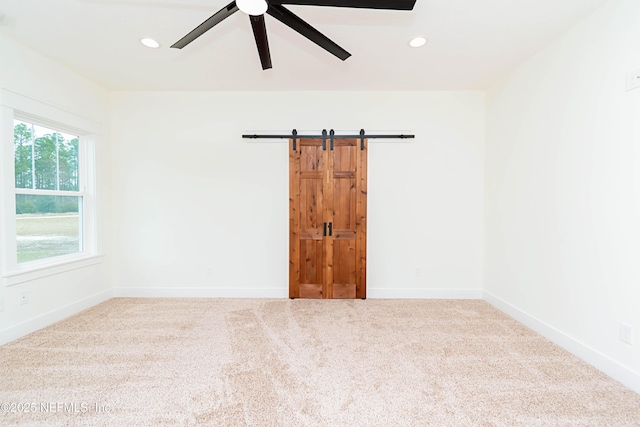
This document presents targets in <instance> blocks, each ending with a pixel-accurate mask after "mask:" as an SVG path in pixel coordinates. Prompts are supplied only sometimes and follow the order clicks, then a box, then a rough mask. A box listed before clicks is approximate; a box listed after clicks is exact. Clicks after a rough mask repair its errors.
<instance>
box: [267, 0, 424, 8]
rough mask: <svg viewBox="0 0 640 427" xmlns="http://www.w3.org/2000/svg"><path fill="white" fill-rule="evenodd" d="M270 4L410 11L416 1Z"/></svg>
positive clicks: (287, 0) (284, 0)
mask: <svg viewBox="0 0 640 427" xmlns="http://www.w3.org/2000/svg"><path fill="white" fill-rule="evenodd" d="M270 3H271V4H275V5H282V4H297V5H305V6H333V7H356V8H362V9H390V10H412V9H413V6H415V4H416V0H271V1H270Z"/></svg>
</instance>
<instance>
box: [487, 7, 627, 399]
mask: <svg viewBox="0 0 640 427" xmlns="http://www.w3.org/2000/svg"><path fill="white" fill-rule="evenodd" d="M635 69H640V2H638V1H637V0H614V1H612V2H610V3H608V4H606V5H605V6H604V7H603V8H601V9H600V10H598V11H597V12H596V13H594V14H593V15H591V16H590V17H588V18H587V19H586V20H585V21H583V22H582V23H581V24H579V25H578V26H577V27H575V28H573V29H572V30H571V31H569V32H568V33H567V34H566V35H564V36H563V37H562V38H560V39H559V40H557V41H555V42H554V43H553V44H551V45H550V46H548V47H547V48H546V49H544V50H543V51H541V52H539V53H538V54H537V55H535V56H534V57H532V58H531V59H530V60H528V61H527V62H526V63H525V64H524V65H522V66H521V67H520V68H519V69H517V70H516V71H514V72H513V73H511V74H509V75H508V76H506V77H505V78H503V79H502V80H501V81H500V82H498V83H497V84H496V85H495V86H494V87H492V88H491V89H490V90H489V91H488V95H487V142H486V144H487V147H486V168H485V169H486V212H485V218H486V228H485V233H486V245H485V253H486V258H485V260H486V262H485V272H486V273H485V289H486V291H487V294H488V296H489V297H490V299H492V300H493V301H494V302H495V303H497V304H498V305H499V306H501V307H503V308H505V309H507V310H510V311H512V312H513V313H516V314H518V313H519V315H521V316H524V318H528V319H529V320H531V324H532V325H534V326H535V325H538V326H539V327H541V328H542V329H546V330H547V332H549V333H550V334H552V335H554V334H555V335H556V337H557V338H558V339H559V340H560V341H563V340H564V341H565V344H566V346H567V347H572V348H573V349H574V350H576V351H577V352H578V353H580V352H581V351H582V352H583V354H582V355H583V356H584V357H585V358H586V359H588V360H589V361H591V362H592V363H595V364H596V365H598V364H600V367H601V368H604V369H605V370H607V371H608V372H609V373H610V374H615V375H617V377H618V379H621V377H623V376H625V375H626V376H627V379H626V380H625V381H626V384H627V385H629V386H631V387H632V388H634V389H635V390H640V376H639V374H638V373H640V125H639V123H640V89H637V90H635V91H632V92H626V91H625V74H626V73H628V72H630V71H632V70H635ZM619 322H624V323H626V324H629V325H631V326H632V327H633V328H634V329H635V334H636V337H635V344H634V345H628V344H624V343H622V342H620V341H619V340H618V334H619V329H618V327H619V325H618V324H619ZM616 372H617V374H616ZM629 374H630V376H629Z"/></svg>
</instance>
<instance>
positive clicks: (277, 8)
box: [171, 0, 426, 70]
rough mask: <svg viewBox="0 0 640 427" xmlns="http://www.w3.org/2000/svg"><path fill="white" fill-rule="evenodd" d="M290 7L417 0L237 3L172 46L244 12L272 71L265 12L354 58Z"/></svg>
mask: <svg viewBox="0 0 640 427" xmlns="http://www.w3.org/2000/svg"><path fill="white" fill-rule="evenodd" d="M289 4H292V5H303V6H331V7H350V8H359V9H388V10H413V7H414V6H415V4H416V0H234V1H232V2H231V3H229V4H228V5H226V6H225V7H223V8H222V9H220V10H219V11H218V12H216V13H215V14H213V15H212V16H211V17H210V18H209V19H207V20H206V21H204V22H203V23H202V24H200V25H199V26H197V27H196V28H194V29H193V30H192V31H191V32H190V33H189V34H187V35H186V36H184V37H183V38H181V39H180V40H178V41H177V42H175V43H174V44H173V45H172V46H171V47H173V48H177V49H182V48H183V47H185V46H186V45H188V44H189V43H191V42H192V41H194V40H195V39H197V38H198V37H200V36H201V35H203V34H204V33H206V32H207V31H209V30H210V29H212V28H213V27H215V26H216V25H218V24H219V23H220V22H222V21H224V20H225V19H227V18H228V17H229V16H231V15H233V14H234V13H236V12H237V11H238V10H241V11H243V12H244V13H246V14H247V15H249V20H250V21H251V27H252V29H253V36H254V37H255V39H256V46H257V47H258V55H260V62H261V64H262V69H263V70H267V69H269V68H271V54H270V53H269V40H268V39H267V27H266V25H265V21H264V15H265V13H266V14H268V15H271V16H272V17H274V18H276V19H277V20H278V21H280V22H282V23H283V24H285V25H286V26H288V27H289V28H291V29H292V30H294V31H297V32H298V33H300V34H301V35H303V36H304V37H306V38H308V39H309V40H311V41H312V42H314V43H315V44H317V45H318V46H320V47H321V48H323V49H324V50H326V51H327V52H329V53H331V54H332V55H334V56H337V57H338V58H340V59H342V60H343V61H344V60H345V59H347V58H348V57H350V56H351V54H350V53H349V52H347V51H346V50H344V49H343V48H341V47H340V46H338V45H337V44H336V43H334V42H333V41H332V40H330V39H329V38H328V37H327V36H325V35H324V34H322V33H321V32H320V31H318V30H316V29H315V28H313V27H312V26H311V25H309V24H307V23H306V22H305V21H303V20H302V19H301V18H300V17H298V16H297V15H295V14H294V13H293V12H291V11H290V10H289V9H287V8H285V7H284V5H289ZM425 42H426V41H425ZM423 44H424V43H423Z"/></svg>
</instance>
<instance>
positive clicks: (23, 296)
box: [20, 291, 29, 305]
mask: <svg viewBox="0 0 640 427" xmlns="http://www.w3.org/2000/svg"><path fill="white" fill-rule="evenodd" d="M28 303H29V291H22V292H20V305H25V304H28Z"/></svg>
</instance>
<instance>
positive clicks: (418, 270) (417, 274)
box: [416, 268, 422, 277]
mask: <svg viewBox="0 0 640 427" xmlns="http://www.w3.org/2000/svg"><path fill="white" fill-rule="evenodd" d="M420 276H422V270H420V268H416V277H420Z"/></svg>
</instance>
